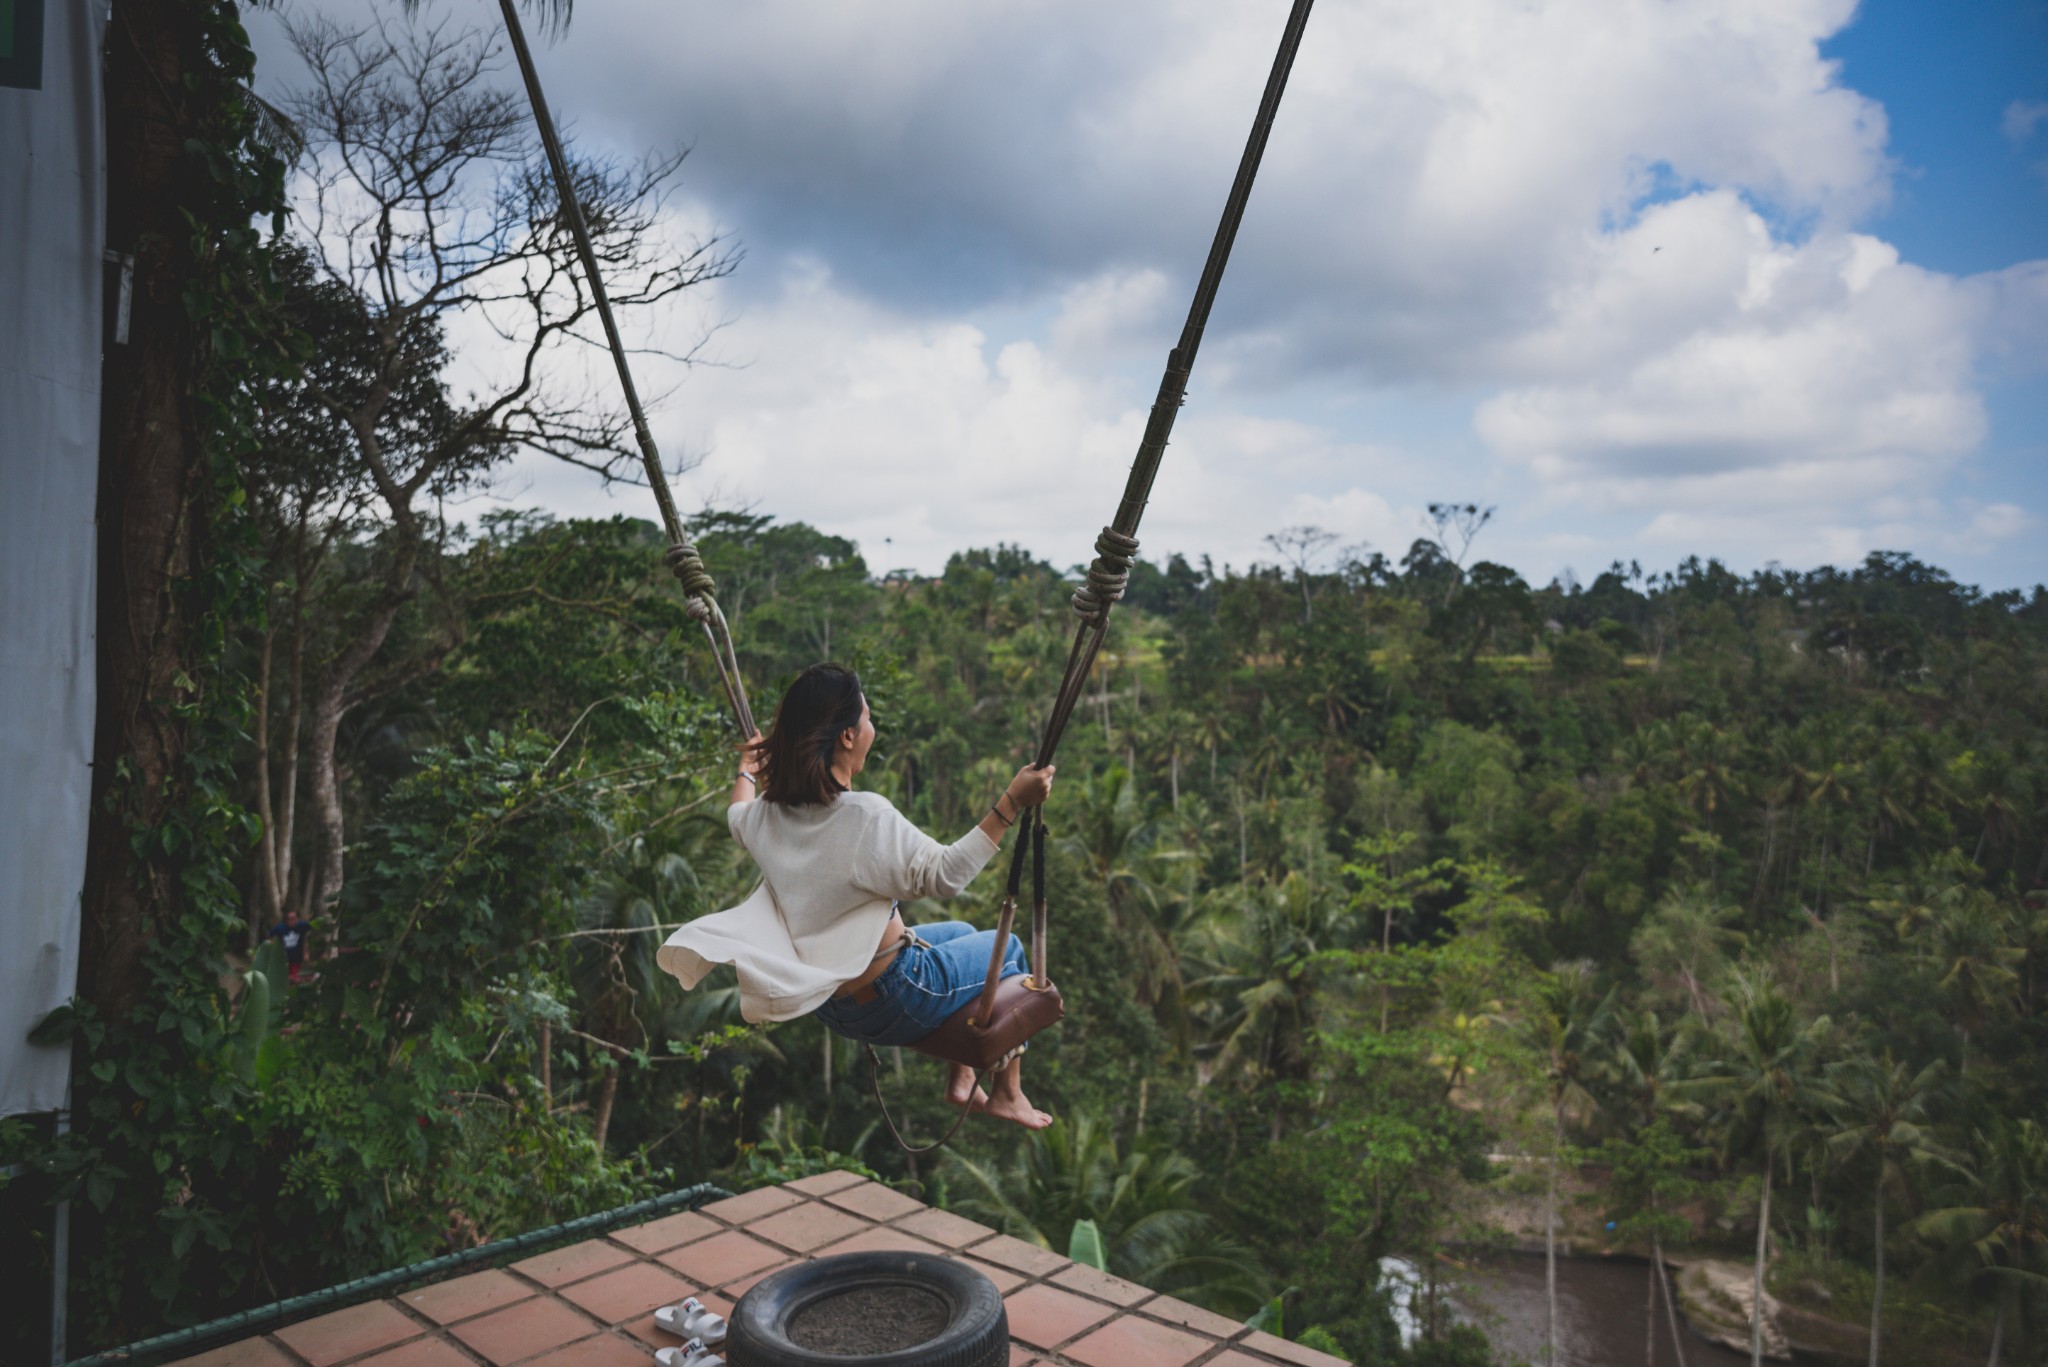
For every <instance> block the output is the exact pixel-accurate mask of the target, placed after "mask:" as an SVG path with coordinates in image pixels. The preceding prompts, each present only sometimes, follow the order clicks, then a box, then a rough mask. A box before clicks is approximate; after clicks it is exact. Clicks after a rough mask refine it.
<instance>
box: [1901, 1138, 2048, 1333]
mask: <svg viewBox="0 0 2048 1367" xmlns="http://www.w3.org/2000/svg"><path fill="white" fill-rule="evenodd" d="M1971 1149H1972V1150H1973V1154H1974V1157H1975V1160H1976V1161H1975V1164H1974V1169H1973V1170H1972V1171H1971V1172H1970V1174H1969V1180H1970V1186H1971V1188H1972V1189H1973V1194H1974V1195H1975V1196H1976V1197H1977V1200H1976V1201H1975V1202H1973V1203H1971V1204H1967V1205H1957V1206H1947V1207H1943V1208H1942V1209H1939V1210H1934V1211H1930V1212H1928V1213H1927V1214H1926V1215H1923V1216H1921V1217H1920V1218H1919V1219H1918V1220H1916V1221H1914V1222H1913V1224H1912V1226H1911V1228H1912V1229H1913V1230H1914V1231H1915V1232H1916V1233H1919V1234H1924V1235H1927V1236H1929V1237H1932V1238H1935V1239H1937V1240H1940V1241H1941V1242H1944V1243H1948V1244H1951V1245H1963V1244H1967V1245H1968V1246H1969V1247H1970V1249H1971V1250H1972V1251H1973V1252H1974V1253H1975V1254H1976V1255H1977V1258H1978V1259H1979V1261H1980V1262H1981V1263H1982V1264H1983V1266H1984V1267H1985V1268H1986V1269H1988V1270H1989V1271H1990V1273H1991V1277H1992V1282H1993V1286H1994V1287H1995V1288H1996V1293H1997V1295H1998V1318H1997V1320H1996V1321H1995V1322H1994V1325H1993V1328H1992V1331H1991V1358H1990V1362H1989V1364H1988V1367H1998V1358H1999V1352H2000V1350H2001V1349H2002V1348H2003V1346H2004V1343H2005V1321H2006V1312H2007V1311H2008V1309H2009V1308H2010V1307H2011V1305H2012V1303H2013V1301H2014V1300H2015V1299H2016V1298H2017V1296H2016V1293H2018V1292H2019V1291H2020V1290H2021V1289H2022V1288H2024V1287H2029V1286H2031V1287H2036V1288H2039V1287H2043V1286H2048V1267H2044V1266H2042V1263H2041V1255H2042V1254H2043V1253H2044V1252H2048V1130H2044V1129H2043V1128H2042V1126H2041V1124H2040V1122H2039V1121H2036V1120H2031V1119H2029V1120H2013V1119H2011V1118H2009V1117H2004V1116H2001V1117H1998V1118H1997V1119H1996V1120H1994V1121H1993V1122H1992V1125H1991V1128H1990V1129H1988V1130H1978V1131H1977V1132H1976V1134H1975V1135H1974V1136H1973V1140H1972V1143H1971Z"/></svg>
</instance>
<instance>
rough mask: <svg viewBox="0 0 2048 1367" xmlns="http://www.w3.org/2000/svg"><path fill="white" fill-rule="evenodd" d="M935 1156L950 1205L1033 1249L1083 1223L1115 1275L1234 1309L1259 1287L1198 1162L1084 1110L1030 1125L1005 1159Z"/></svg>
mask: <svg viewBox="0 0 2048 1367" xmlns="http://www.w3.org/2000/svg"><path fill="white" fill-rule="evenodd" d="M945 1162H946V1165H947V1166H946V1172H947V1174H948V1176H949V1177H950V1178H951V1179H952V1182H951V1184H950V1185H951V1187H952V1190H953V1191H954V1193H955V1195H954V1198H953V1208H954V1209H956V1210H958V1211H960V1212H961V1213H962V1214H965V1215H970V1216H973V1217H974V1218H976V1219H980V1220H982V1221H984V1222H986V1223H988V1224H992V1225H994V1226H996V1227H997V1228H998V1229H1001V1230H1002V1231H1003V1232H1005V1233H1007V1234H1011V1235H1014V1236H1015V1237H1017V1238H1020V1239H1025V1240H1028V1241H1029V1242H1031V1243H1035V1244H1037V1245H1038V1246H1039V1247H1041V1248H1050V1249H1053V1250H1054V1251H1056V1252H1061V1253H1064V1252H1066V1251H1067V1249H1068V1248H1069V1247H1071V1245H1072V1241H1073V1236H1074V1227H1075V1226H1076V1225H1077V1224H1078V1223H1080V1222H1081V1221H1083V1220H1090V1221H1093V1222H1094V1224H1095V1228H1096V1230H1097V1232H1098V1233H1099V1234H1100V1236H1101V1241H1102V1250H1103V1253H1104V1255H1105V1258H1104V1261H1105V1262H1106V1263H1107V1270H1108V1271H1110V1272H1113V1273H1115V1274H1116V1275H1117V1276H1120V1277H1125V1278H1128V1279H1129V1280H1131V1281H1134V1282H1138V1283H1139V1284H1141V1285H1144V1286H1149V1287H1152V1288H1153V1289H1155V1290H1159V1291H1166V1292H1170V1293H1171V1294H1173V1295H1175V1296H1179V1297H1181V1298H1182V1299H1185V1300H1193V1301H1195V1302H1197V1303H1198V1304H1203V1305H1207V1306H1209V1307H1210V1308H1212V1309H1216V1310H1221V1311H1224V1312H1226V1313H1231V1314H1235V1315H1245V1314H1249V1313H1251V1312H1252V1311H1253V1310H1255V1309H1257V1308H1258V1307H1259V1306H1260V1305H1262V1304H1264V1303H1265V1300H1266V1297H1267V1295H1268V1294H1269V1289H1268V1287H1267V1285H1266V1281H1265V1276H1264V1274H1263V1273H1262V1272H1261V1271H1260V1270H1259V1267H1258V1261H1257V1258H1256V1256H1255V1255H1254V1254H1253V1253H1252V1252H1251V1251H1250V1250H1249V1249H1247V1248H1244V1247H1243V1246H1241V1245H1239V1244H1237V1243H1235V1242H1234V1241H1232V1240H1231V1239H1229V1238H1228V1237H1227V1236H1225V1235H1224V1234H1222V1233H1221V1231H1220V1230H1219V1229H1218V1227H1217V1225H1216V1223H1215V1220H1214V1218H1213V1217H1212V1216H1211V1215H1210V1214H1209V1212H1208V1211H1207V1210H1206V1209H1205V1208H1204V1196H1205V1193H1204V1192H1202V1190H1201V1189H1200V1186H1201V1182H1202V1171H1201V1169H1200V1168H1198V1167H1197V1166H1196V1165H1195V1163H1194V1162H1193V1160H1191V1159H1189V1158H1187V1157H1186V1156H1185V1155H1183V1154H1180V1153H1178V1152H1176V1151H1174V1150H1172V1149H1170V1148H1168V1147H1166V1146H1164V1145H1162V1144H1160V1143H1158V1142H1156V1141H1152V1140H1148V1139H1145V1138H1143V1137H1140V1138H1138V1139H1135V1140H1134V1141H1133V1142H1132V1143H1131V1145H1130V1147H1129V1148H1128V1149H1123V1148H1121V1147H1119V1145H1118V1143H1117V1140H1116V1136H1115V1135H1114V1134H1113V1133H1112V1132H1111V1131H1110V1129H1109V1127H1108V1126H1107V1125H1106V1124H1104V1123H1102V1121H1101V1120H1100V1119H1098V1118H1097V1117H1094V1116H1091V1115H1088V1114H1085V1113H1084V1114H1081V1115H1079V1116H1076V1117H1073V1118H1071V1119H1068V1120H1063V1121H1061V1122H1060V1123H1059V1124H1056V1125H1053V1126H1051V1127H1050V1128H1049V1129H1045V1130H1038V1131H1034V1132H1032V1133H1031V1134H1030V1135H1029V1136H1028V1138H1027V1141H1026V1143H1025V1144H1024V1146H1023V1147H1022V1148H1021V1149H1019V1150H1018V1151H1017V1154H1016V1156H1015V1157H1014V1158H1013V1159H1012V1160H1011V1161H1010V1162H1008V1163H1007V1164H1002V1165H998V1164H996V1163H994V1162H992V1161H989V1160H984V1159H975V1158H969V1157H967V1156H965V1155H964V1154H962V1153H961V1152H959V1151H957V1150H954V1151H949V1152H948V1153H947V1155H946V1160H945Z"/></svg>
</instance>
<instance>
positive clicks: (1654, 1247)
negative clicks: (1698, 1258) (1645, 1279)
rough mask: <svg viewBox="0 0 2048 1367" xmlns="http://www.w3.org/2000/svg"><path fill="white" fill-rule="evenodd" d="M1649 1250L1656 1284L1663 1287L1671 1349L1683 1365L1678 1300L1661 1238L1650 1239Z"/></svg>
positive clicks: (1681, 1365)
mask: <svg viewBox="0 0 2048 1367" xmlns="http://www.w3.org/2000/svg"><path fill="white" fill-rule="evenodd" d="M1650 1251H1651V1253H1652V1254H1653V1255H1654V1256H1655V1258H1656V1260H1657V1284H1658V1285H1659V1286H1661V1287H1663V1288H1664V1320H1665V1322H1666V1323H1667V1324H1669V1325H1670V1326H1671V1351H1672V1352H1673V1353H1675V1354H1677V1355H1678V1367H1685V1336H1684V1335H1683V1334H1681V1333H1679V1331H1678V1300H1677V1298H1676V1297H1675V1296H1673V1295H1672V1294H1671V1273H1670V1272H1669V1271H1668V1270H1667V1269H1666V1268H1665V1266H1664V1241H1663V1239H1661V1238H1653V1239H1651V1240H1650Z"/></svg>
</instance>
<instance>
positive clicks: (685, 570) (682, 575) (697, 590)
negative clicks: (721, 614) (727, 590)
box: [663, 541, 718, 622]
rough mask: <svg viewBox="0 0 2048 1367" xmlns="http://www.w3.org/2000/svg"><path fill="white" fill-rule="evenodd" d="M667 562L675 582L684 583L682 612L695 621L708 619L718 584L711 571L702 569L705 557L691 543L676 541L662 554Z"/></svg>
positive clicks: (709, 618)
mask: <svg viewBox="0 0 2048 1367" xmlns="http://www.w3.org/2000/svg"><path fill="white" fill-rule="evenodd" d="M663 559H665V560H666V561H668V568H669V572H670V573H672V574H674V575H675V577H676V582H678V583H680V584H681V585H682V586H683V611H685V612H687V613H689V614H690V617H691V619H692V620H694V621H698V622H708V621H710V620H711V608H712V604H713V603H715V602H716V601H717V598H716V595H717V593H718V583H717V581H716V580H714V579H713V578H712V577H711V572H710V571H709V570H707V569H705V568H704V557H703V556H701V555H699V554H698V553H697V547H696V544H695V543H694V542H689V541H679V542H677V543H676V544H675V545H673V546H670V547H669V548H668V554H667V555H665V556H664V557H663Z"/></svg>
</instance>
